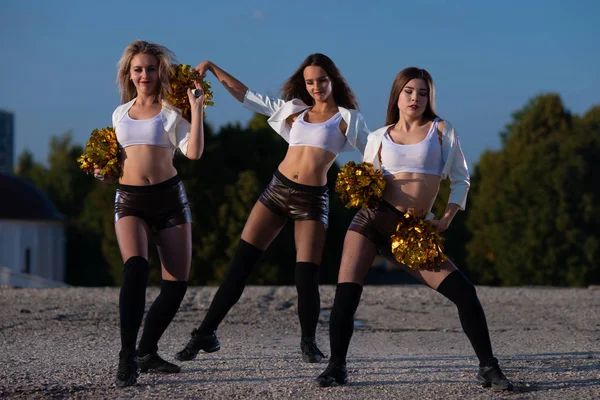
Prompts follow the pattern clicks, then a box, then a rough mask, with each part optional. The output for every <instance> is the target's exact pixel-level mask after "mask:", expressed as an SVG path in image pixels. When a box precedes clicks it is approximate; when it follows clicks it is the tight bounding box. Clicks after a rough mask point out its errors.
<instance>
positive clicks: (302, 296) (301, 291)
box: [295, 262, 321, 337]
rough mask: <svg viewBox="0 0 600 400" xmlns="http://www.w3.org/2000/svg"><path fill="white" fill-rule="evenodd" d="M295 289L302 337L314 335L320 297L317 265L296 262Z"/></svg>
mask: <svg viewBox="0 0 600 400" xmlns="http://www.w3.org/2000/svg"><path fill="white" fill-rule="evenodd" d="M295 275H296V290H297V291H298V318H299V319H300V329H301V331H302V337H315V334H316V332H317V324H318V323H319V312H320V311H321V297H320V296H319V265H317V264H315V263H310V262H297V263H296V274H295Z"/></svg>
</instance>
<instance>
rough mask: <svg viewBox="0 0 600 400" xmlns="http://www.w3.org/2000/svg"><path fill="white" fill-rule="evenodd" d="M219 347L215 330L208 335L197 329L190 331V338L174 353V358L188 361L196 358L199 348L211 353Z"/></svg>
mask: <svg viewBox="0 0 600 400" xmlns="http://www.w3.org/2000/svg"><path fill="white" fill-rule="evenodd" d="M220 349H221V344H220V343H219V339H217V334H216V333H215V332H213V333H211V334H209V335H200V334H199V333H198V330H197V329H194V330H193V331H192V338H191V339H190V341H189V342H188V343H187V344H186V345H185V348H184V349H183V350H181V351H180V352H179V353H177V354H175V359H176V360H179V361H190V360H193V359H194V358H196V356H197V355H198V352H199V351H200V350H204V351H205V352H207V353H213V352H215V351H219V350H220Z"/></svg>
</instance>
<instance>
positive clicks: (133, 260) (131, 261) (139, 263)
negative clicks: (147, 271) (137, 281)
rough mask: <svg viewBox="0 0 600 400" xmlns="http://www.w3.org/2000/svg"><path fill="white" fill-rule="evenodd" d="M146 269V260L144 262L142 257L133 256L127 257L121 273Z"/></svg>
mask: <svg viewBox="0 0 600 400" xmlns="http://www.w3.org/2000/svg"><path fill="white" fill-rule="evenodd" d="M144 268H148V260H146V259H145V258H144V257H142V256H133V257H129V258H128V259H127V261H125V263H124V264H123V271H127V270H129V269H144Z"/></svg>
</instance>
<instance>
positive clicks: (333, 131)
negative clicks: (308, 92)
mask: <svg viewBox="0 0 600 400" xmlns="http://www.w3.org/2000/svg"><path fill="white" fill-rule="evenodd" d="M307 111H308V110H305V111H303V112H302V113H301V114H300V115H298V117H297V118H296V121H294V123H293V124H292V128H291V129H290V140H289V143H290V146H310V147H318V148H320V149H323V150H327V151H328V152H330V153H333V154H335V155H336V156H337V155H338V153H339V152H340V151H341V150H342V147H344V145H345V144H346V136H345V135H344V133H343V132H342V131H340V121H341V120H342V114H340V113H339V112H338V113H336V114H335V115H334V116H333V117H331V118H329V119H328V120H327V121H325V122H319V123H310V122H306V121H305V120H304V114H306V112H307Z"/></svg>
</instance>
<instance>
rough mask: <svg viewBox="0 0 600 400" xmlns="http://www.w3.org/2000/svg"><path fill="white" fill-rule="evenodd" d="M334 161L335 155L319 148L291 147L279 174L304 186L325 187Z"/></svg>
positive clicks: (280, 166) (281, 164) (280, 165)
mask: <svg viewBox="0 0 600 400" xmlns="http://www.w3.org/2000/svg"><path fill="white" fill-rule="evenodd" d="M334 160H335V154H333V153H331V152H329V151H327V150H323V149H320V148H318V147H310V146H290V147H288V151H287V153H286V155H285V158H284V159H283V161H282V162H281V163H280V164H279V172H281V173H282V174H283V175H284V176H285V177H286V178H288V179H290V180H292V181H294V182H297V183H300V184H302V185H307V186H325V185H326V184H327V171H329V168H330V167H331V164H333V161H334Z"/></svg>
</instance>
